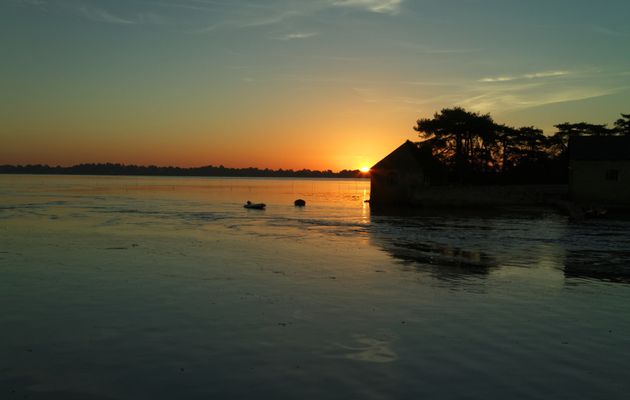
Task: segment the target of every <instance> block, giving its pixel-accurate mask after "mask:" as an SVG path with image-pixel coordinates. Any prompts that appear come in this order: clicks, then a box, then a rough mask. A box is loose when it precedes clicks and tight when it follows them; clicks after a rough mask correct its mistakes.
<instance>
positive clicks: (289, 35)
mask: <svg viewBox="0 0 630 400" xmlns="http://www.w3.org/2000/svg"><path fill="white" fill-rule="evenodd" d="M318 35H319V32H293V33H287V34H285V35H280V36H276V37H274V39H277V40H296V39H308V38H312V37H315V36H318Z"/></svg>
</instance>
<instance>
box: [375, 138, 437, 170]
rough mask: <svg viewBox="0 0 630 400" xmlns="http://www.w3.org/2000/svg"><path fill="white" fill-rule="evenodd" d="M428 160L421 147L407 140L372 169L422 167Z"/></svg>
mask: <svg viewBox="0 0 630 400" xmlns="http://www.w3.org/2000/svg"><path fill="white" fill-rule="evenodd" d="M425 162H426V154H425V152H424V151H422V150H421V149H420V147H419V146H418V145H417V144H416V143H414V142H412V141H410V140H407V141H406V142H405V143H403V144H401V145H400V146H398V148H397V149H396V150H394V151H392V152H391V153H389V155H387V157H385V158H383V159H382V160H381V161H379V162H378V163H376V164H375V165H374V166H373V167H372V168H371V169H412V168H421V167H422V166H423V165H424V163H425Z"/></svg>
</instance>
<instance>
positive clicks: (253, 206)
mask: <svg viewBox="0 0 630 400" xmlns="http://www.w3.org/2000/svg"><path fill="white" fill-rule="evenodd" d="M243 207H245V208H249V209H252V210H264V209H265V207H267V205H266V204H265V203H252V202H251V201H249V200H247V203H246V204H245V205H244V206H243Z"/></svg>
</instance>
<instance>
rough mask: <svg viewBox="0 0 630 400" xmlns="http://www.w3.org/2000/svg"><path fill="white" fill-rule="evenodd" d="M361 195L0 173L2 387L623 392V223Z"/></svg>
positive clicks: (207, 394)
mask: <svg viewBox="0 0 630 400" xmlns="http://www.w3.org/2000/svg"><path fill="white" fill-rule="evenodd" d="M297 198H303V199H305V200H306V201H307V205H306V207H304V208H296V207H294V206H293V200H295V199H297ZM368 198H369V182H368V181H365V180H356V181H355V180H307V179H305V180H297V179H296V180H292V179H215V178H143V177H64V176H9V175H4V176H0V398H3V399H4V398H7V399H11V398H16V399H17V398H30V399H51V398H59V399H173V398H181V399H206V398H230V399H234V398H253V397H255V398H269V399H282V398H328V399H335V398H338V399H348V398H365V399H388V398H413V399H418V398H429V399H455V398H467V399H492V398H496V399H499V398H500V399H505V398H519V399H547V398H548V399H552V398H553V399H558V398H566V399H594V398H606V399H622V398H623V399H625V398H627V397H626V396H627V393H628V390H629V389H630V387H629V384H628V382H629V381H630V372H629V371H628V368H627V367H628V365H629V364H630V285H628V283H630V222H628V221H623V220H621V221H620V220H598V221H585V222H580V223H573V222H570V221H568V219H567V218H566V217H563V216H559V215H557V214H554V213H553V212H550V211H547V210H505V211H503V212H500V213H492V214H491V215H466V214H463V213H452V214H447V213H440V214H439V215H437V214H432V213H430V212H423V213H421V214H417V215H388V214H385V215H383V214H375V213H371V212H370V208H369V205H368V204H366V203H364V200H366V199H368ZM246 200H251V201H252V202H259V201H260V202H265V203H266V204H267V209H266V210H264V211H260V210H246V209H244V208H243V206H242V205H243V203H244V202H245V201H246Z"/></svg>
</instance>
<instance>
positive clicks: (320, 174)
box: [0, 163, 368, 178]
mask: <svg viewBox="0 0 630 400" xmlns="http://www.w3.org/2000/svg"><path fill="white" fill-rule="evenodd" d="M0 173H3V174H53V175H55V174H56V175H146V176H220V177H279V178H367V177H368V176H367V175H366V174H364V173H362V172H361V171H359V170H342V171H339V172H333V171H331V170H326V171H313V170H310V169H302V170H297V171H295V170H292V169H276V170H273V169H259V168H226V167H224V166H223V165H220V166H218V167H215V166H212V165H209V166H205V167H193V168H181V167H158V166H155V165H149V166H143V165H125V164H112V163H105V164H79V165H74V166H72V167H61V166H56V167H51V166H49V165H40V164H37V165H0Z"/></svg>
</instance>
